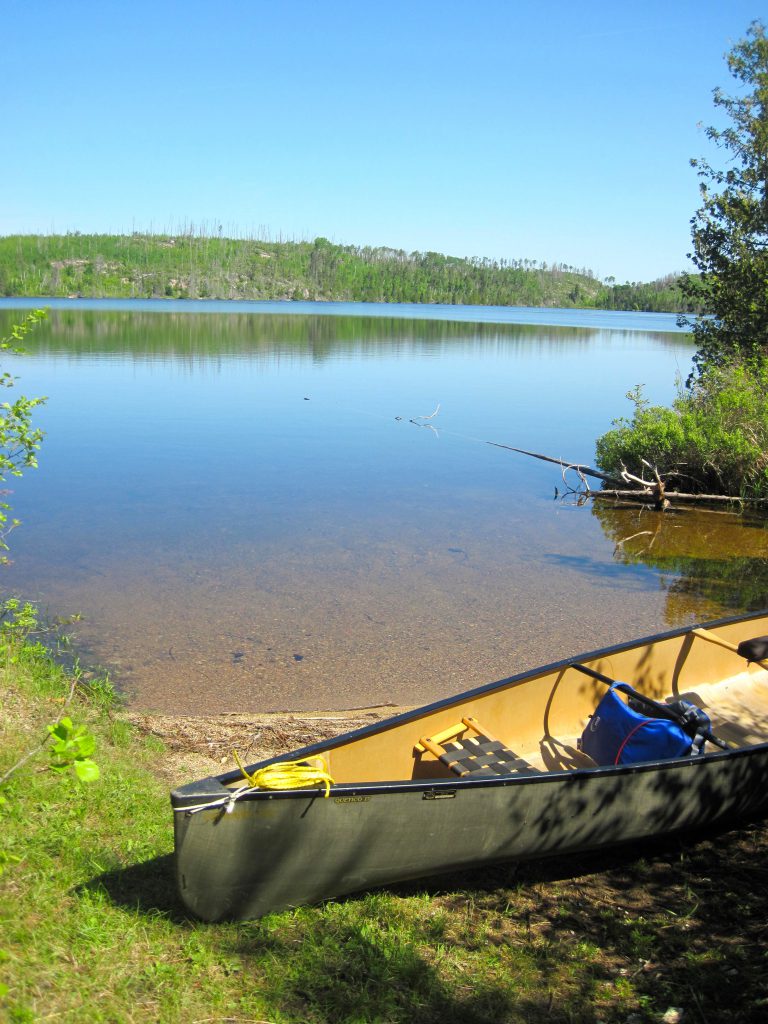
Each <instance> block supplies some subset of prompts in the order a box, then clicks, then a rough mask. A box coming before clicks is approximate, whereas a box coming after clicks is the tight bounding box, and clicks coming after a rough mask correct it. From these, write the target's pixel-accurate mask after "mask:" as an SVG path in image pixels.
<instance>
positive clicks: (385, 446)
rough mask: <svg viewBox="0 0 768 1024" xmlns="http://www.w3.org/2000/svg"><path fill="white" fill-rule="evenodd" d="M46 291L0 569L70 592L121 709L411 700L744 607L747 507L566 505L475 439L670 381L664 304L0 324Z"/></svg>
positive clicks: (535, 434) (60, 313)
mask: <svg viewBox="0 0 768 1024" xmlns="http://www.w3.org/2000/svg"><path fill="white" fill-rule="evenodd" d="M40 304H47V305H49V306H50V307H51V313H50V318H49V320H48V322H47V323H45V324H43V325H41V327H40V328H39V329H38V330H37V331H36V332H35V334H34V335H33V336H31V338H30V340H29V342H28V344H27V354H26V355H25V356H23V357H10V358H7V359H6V360H5V364H4V365H5V368H8V369H10V370H11V371H12V372H13V373H15V374H16V375H18V376H19V378H20V381H19V390H20V391H21V393H24V394H27V395H47V396H48V402H47V404H46V405H45V407H44V408H42V409H41V410H40V411H39V415H38V417H37V421H38V422H39V424H40V425H41V426H42V427H43V428H44V429H45V430H46V432H47V437H46V440H45V442H44V446H43V449H42V451H41V454H40V468H39V470H37V471H33V472H30V473H28V474H27V475H26V476H25V477H24V478H23V479H22V480H21V481H19V482H16V481H13V482H12V483H10V484H9V486H10V487H12V489H13V494H12V496H11V499H10V500H11V501H12V504H13V509H14V515H17V516H18V517H19V518H20V519H22V520H23V525H22V527H21V528H20V529H18V530H17V531H15V532H14V533H13V534H12V536H11V538H10V541H11V548H12V550H11V556H12V558H13V564H12V565H11V566H10V567H8V568H7V569H3V570H2V572H3V574H4V580H3V589H4V591H5V592H6V593H16V594H18V595H20V596H23V597H25V598H29V599H32V600H34V601H36V602H38V603H39V605H40V606H41V607H42V608H44V609H47V610H48V612H49V613H50V614H51V615H54V614H59V615H66V614H71V613H74V612H81V613H82V614H83V616H84V621H83V622H82V623H80V624H79V625H78V627H77V634H76V636H77V644H78V648H79V650H80V652H81V657H82V660H83V662H84V663H85V664H86V665H101V666H104V667H106V668H108V669H109V670H110V671H111V672H112V675H113V678H114V680H115V681H116V682H117V683H118V684H119V685H120V686H121V687H122V688H124V689H125V691H126V692H127V693H128V695H129V697H130V700H131V702H132V703H133V704H134V706H136V707H141V708H147V709H157V710H162V711H166V712H178V713H187V714H189V713H193V714H194V713H201V714H205V713H210V712H218V711H237V710H242V711H268V710H272V711H275V710H310V709H333V708H350V707H361V706H368V705H375V704H386V703H394V704H414V703H417V702H422V701H426V700H430V699H436V698H438V697H440V696H443V695H446V694H449V693H451V692H455V691H457V690H459V689H464V688H466V687H469V686H473V685H477V684H480V683H483V682H487V681H490V680H492V679H495V678H500V677H502V676H506V675H509V674H511V673H513V672H517V671H519V670H522V669H524V668H526V667H530V666H533V665H536V664H539V663H541V662H547V661H552V660H555V659H559V658H561V657H566V656H568V655H570V654H576V653H579V652H581V651H584V650H587V649H590V648H594V647H597V646H601V645H604V644H609V643H612V642H617V641H620V640H623V639H630V638H632V637H635V636H640V635H643V634H645V633H649V632H654V631H656V630H659V629H664V628H668V627H673V626H677V625H681V624H685V623H687V622H691V621H695V620H698V619H704V618H708V617H715V616H719V615H723V614H727V613H729V612H732V611H734V612H735V611H739V610H741V609H743V608H759V607H763V606H764V605H765V604H766V603H768V602H766V600H765V592H766V585H768V530H766V525H765V522H764V521H760V520H755V521H750V520H743V519H741V518H739V517H736V516H733V515H727V514H711V513H705V512H686V513H679V514H670V515H667V516H664V517H659V516H657V515H655V514H653V513H650V512H638V511H637V510H634V509H626V508H615V507H612V506H610V505H607V504H600V505H597V504H595V505H585V506H584V507H577V506H576V505H575V504H574V503H572V502H571V503H569V502H563V501H561V500H554V494H555V488H556V487H557V488H559V489H560V491H562V490H563V483H562V479H561V475H560V471H559V469H558V468H557V467H554V466H547V465H545V464H543V463H540V462H537V461H535V460H533V459H529V458H526V457H524V456H522V455H517V454H514V453H513V452H510V451H504V450H502V449H500V448H497V447H493V446H491V445H489V444H487V443H485V442H487V441H494V442H499V443H501V444H508V445H514V446H517V447H521V448H528V449H532V450H534V451H538V452H545V453H547V454H550V455H553V456H558V457H563V458H566V459H568V460H572V461H583V462H587V463H590V464H593V463H594V439H595V438H596V437H597V436H598V435H599V434H601V433H603V432H604V431H605V430H606V429H608V428H609V427H610V425H611V421H612V419H614V418H615V417H617V416H621V415H630V414H631V407H630V403H629V402H628V401H627V400H626V399H625V397H624V395H625V393H626V391H627V390H629V388H631V387H633V386H634V385H635V384H638V383H642V384H645V385H646V391H647V395H648V397H649V398H650V399H651V400H652V401H654V402H664V403H668V402H670V401H671V400H672V398H673V396H674V380H675V375H676V374H678V373H679V374H682V375H683V376H685V375H687V373H688V370H689V367H690V360H691V356H692V354H693V350H692V348H691V345H690V342H689V339H688V338H687V337H686V336H685V335H684V334H681V333H680V332H677V331H676V329H675V326H674V317H671V316H670V317H667V316H662V315H654V314H616V313H603V314H600V313H587V312H579V311H574V310H521V311H515V310H506V309H505V310H498V309H487V308H484V309H480V310H479V311H477V310H473V309H469V310H468V309H467V308H466V307H465V308H458V309H457V308H453V307H392V306H383V307H382V306H374V307H371V306H362V305H347V306H341V307H340V306H339V305H338V304H325V305H322V306H316V305H314V304H304V303H291V304H281V303H272V304H266V303H189V302H187V303H163V302H159V303H107V302H68V301H66V300H63V301H59V302H52V301H50V300H47V301H46V302H43V301H41V302H40V303H35V302H31V301H30V300H24V301H23V302H21V301H18V300H17V301H6V302H0V334H3V335H4V334H6V333H7V331H8V328H9V326H10V324H12V323H14V322H16V321H18V320H19V319H20V316H21V310H23V309H25V308H27V309H28V308H31V307H32V306H34V305H40ZM438 406H439V411H437V413H436V414H435V415H433V416H432V418H430V419H426V417H427V416H430V415H431V414H433V413H434V412H435V410H436V409H437V407H438ZM413 419H416V420H417V423H413V422H411V421H412V420H413ZM417 424H422V425H417ZM424 425H426V426H424ZM630 538H631V539H630Z"/></svg>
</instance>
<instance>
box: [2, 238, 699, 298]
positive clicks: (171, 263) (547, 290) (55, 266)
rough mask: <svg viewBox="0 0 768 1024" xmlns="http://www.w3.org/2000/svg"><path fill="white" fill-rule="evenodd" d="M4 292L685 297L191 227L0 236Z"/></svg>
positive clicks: (436, 256)
mask: <svg viewBox="0 0 768 1024" xmlns="http://www.w3.org/2000/svg"><path fill="white" fill-rule="evenodd" d="M0 295H15V296H72V295H76V296H84V297H88V298H101V297H109V298H188V299H261V300H263V299H272V300H275V299H280V300H284V299H298V300H302V299H303V300H326V301H327V300H336V301H343V302H349V301H354V302H406V303H414V302H415V303H446V304H451V305H455V304H461V305H486V306H487V305H493V306H558V307H580V308H592V307H597V308H602V309H629V310H654V311H666V312H678V311H681V310H687V309H688V305H687V304H686V301H685V300H684V298H683V296H682V293H681V291H680V289H679V287H678V278H677V277H676V276H674V275H670V276H668V277H665V278H662V279H660V280H658V281H653V282H650V283H647V284H644V283H632V284H630V283H626V284H623V285H619V284H616V283H615V282H613V281H606V282H605V283H602V282H600V281H598V280H597V279H596V278H595V277H594V275H593V274H592V271H591V270H589V269H587V268H577V267H572V266H567V265H564V264H559V263H555V264H549V265H548V264H545V263H537V262H536V261H535V260H491V259H475V258H466V259H465V258H461V257H456V256H445V255H442V254H441V253H436V252H411V253H406V252H404V251H402V250H397V249H388V248H371V247H369V246H352V245H335V244H333V243H332V242H329V241H328V240H327V239H325V238H316V239H315V240H314V241H313V242H271V241H262V240H258V239H242V238H239V239H235V238H223V237H221V236H220V235H208V234H204V233H196V232H193V231H187V232H183V233H181V234H177V235H148V234H140V233H134V234H132V235H82V234H80V233H79V232H75V233H72V234H66V235H13V236H6V237H0Z"/></svg>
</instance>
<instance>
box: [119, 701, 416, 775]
mask: <svg viewBox="0 0 768 1024" xmlns="http://www.w3.org/2000/svg"><path fill="white" fill-rule="evenodd" d="M406 710H407V708H405V707H396V706H394V705H383V706H379V707H372V708H356V709H354V710H352V711H312V712H307V711H302V712H297V713H296V714H282V713H281V714H247V713H239V712H233V713H231V714H222V715H215V716H205V717H191V716H176V715H159V714H154V713H148V712H142V711H135V710H131V709H128V710H127V711H126V712H125V717H126V718H127V719H128V720H129V721H130V722H131V723H132V724H133V725H134V726H135V727H136V728H137V729H138V730H139V731H140V732H142V733H144V734H145V735H146V736H155V737H157V738H158V739H159V740H162V742H163V744H164V747H165V749H164V751H163V753H162V754H159V755H158V758H157V761H156V766H155V773H156V774H157V775H159V776H160V777H161V778H162V779H163V780H164V781H165V782H167V783H168V784H169V786H176V785H180V784H181V783H183V782H191V781H193V780H194V779H197V778H201V777H204V776H206V775H218V774H220V773H221V772H224V771H228V770H229V769H230V768H235V767H236V764H235V760H234V757H233V751H237V754H238V756H239V757H240V759H241V761H242V762H243V763H244V764H249V763H252V762H254V761H261V760H263V759H264V758H267V757H273V756H274V755H276V754H280V753H288V752H289V751H291V750H296V749H297V748H298V747H304V746H307V745H308V744H310V743H317V742H319V741H321V740H326V739H330V738H331V737H333V736H337V735H338V734H339V733H342V732H349V731H351V730H352V729H360V728H362V727H363V726H366V725H371V724H372V723H374V722H378V721H380V720H381V719H382V718H389V717H390V716H392V715H396V714H398V713H399V712H401V711H406Z"/></svg>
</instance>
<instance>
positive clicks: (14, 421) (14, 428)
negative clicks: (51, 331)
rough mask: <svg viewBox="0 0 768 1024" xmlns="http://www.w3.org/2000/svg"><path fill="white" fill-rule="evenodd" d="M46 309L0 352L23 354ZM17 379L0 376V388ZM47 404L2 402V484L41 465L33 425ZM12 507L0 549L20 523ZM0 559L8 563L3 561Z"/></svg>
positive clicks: (2, 525) (3, 518)
mask: <svg viewBox="0 0 768 1024" xmlns="http://www.w3.org/2000/svg"><path fill="white" fill-rule="evenodd" d="M46 315H47V314H46V312H45V310H42V309H36V310H34V311H33V312H31V313H29V314H28V315H27V316H26V317H25V318H24V320H23V321H22V323H20V324H16V325H15V326H14V327H13V328H12V330H11V333H10V335H9V336H8V337H7V338H0V352H7V351H12V352H21V351H23V350H22V349H21V347H20V343H21V342H22V340H23V339H24V337H25V335H26V334H28V333H29V331H31V330H32V328H33V327H34V326H35V324H37V323H39V322H40V321H41V320H43V319H44V318H45V316H46ZM15 383H16V378H15V377H14V376H13V375H12V374H10V373H8V372H7V371H5V372H3V373H0V386H2V387H5V388H12V387H13V386H14V384H15ZM44 401H45V399H44V398H27V397H26V396H25V395H19V397H18V398H16V400H15V401H13V402H10V401H8V402H0V481H5V480H6V478H7V476H8V475H9V474H10V475H11V476H21V474H22V472H23V470H24V469H27V468H30V467H33V466H37V451H38V449H39V447H40V444H41V442H42V439H43V432H42V430H40V429H39V428H37V427H33V425H32V411H33V409H34V408H35V407H36V406H38V405H41V404H42V403H43V402H44ZM8 510H9V505H8V503H7V502H0V549H1V550H6V549H7V544H6V543H5V537H6V536H7V534H8V532H9V531H10V530H11V529H13V527H14V526H16V525H17V524H18V520H13V521H12V522H10V523H9V522H8ZM0 560H4V559H1V558H0Z"/></svg>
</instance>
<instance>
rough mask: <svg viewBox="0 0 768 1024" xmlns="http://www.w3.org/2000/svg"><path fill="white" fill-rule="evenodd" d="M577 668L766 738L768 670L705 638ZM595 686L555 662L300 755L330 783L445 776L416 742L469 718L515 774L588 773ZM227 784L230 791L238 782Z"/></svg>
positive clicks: (738, 637)
mask: <svg viewBox="0 0 768 1024" xmlns="http://www.w3.org/2000/svg"><path fill="white" fill-rule="evenodd" d="M708 631H709V632H710V633H711V634H712V635H713V636H716V637H717V638H719V639H722V640H725V641H726V642H729V643H732V644H736V645H737V644H738V643H739V642H740V641H742V640H744V639H747V638H751V637H756V636H760V635H765V634H768V614H764V615H760V616H756V617H750V618H749V619H747V620H744V619H739V620H733V621H730V622H726V623H717V624H715V625H713V626H710V627H708ZM576 660H578V659H576ZM581 663H582V664H585V665H588V666H589V667H591V668H594V669H596V670H598V671H599V672H601V673H603V674H604V675H606V676H610V677H611V678H612V679H619V680H622V681H624V682H628V683H630V684H631V685H632V686H634V687H635V688H636V689H637V690H639V691H641V692H642V693H644V694H646V695H647V696H649V697H653V698H655V699H658V700H661V699H664V698H667V697H671V696H674V697H682V698H684V699H687V700H690V701H691V702H692V703H695V704H697V705H698V706H700V707H702V708H704V709H705V710H706V712H707V713H708V714H709V716H710V718H711V721H712V730H713V732H714V733H715V735H717V736H719V737H720V738H722V739H724V740H726V741H728V742H729V743H730V744H731V745H733V746H735V747H742V748H743V747H750V746H754V745H757V744H761V743H765V742H766V741H768V671H766V669H765V668H763V667H761V666H760V665H757V664H752V665H748V664H747V663H746V662H745V660H744V659H743V658H742V657H740V656H739V655H738V654H736V653H735V652H733V651H731V650H728V649H726V648H725V647H723V646H720V645H719V644H717V643H715V642H711V641H708V640H706V639H703V638H701V637H699V636H694V635H693V634H692V633H691V632H685V633H676V634H668V635H666V636H662V637H660V638H654V639H653V640H649V641H646V642H640V643H636V644H629V645H626V646H623V647H618V648H613V649H611V650H610V651H607V652H602V653H600V654H598V655H595V656H591V657H589V658H583V659H581ZM605 689H606V688H605V686H604V685H603V684H601V683H599V682H597V681H595V680H592V679H590V678H588V677H587V676H585V675H583V674H582V673H580V672H578V671H577V670H576V669H574V668H572V667H570V665H568V664H558V665H555V666H550V667H548V668H545V669H542V670H539V671H536V672H533V673H530V674H524V675H523V676H521V677H512V678H511V679H509V680H506V681H504V682H502V683H498V684H494V685H492V686H489V687H484V688H482V689H481V690H478V691H472V692H471V693H469V694H464V695H461V696H459V697H456V698H455V699H453V700H448V701H444V702H441V703H439V704H436V705H431V706H429V707H426V708H424V709H418V710H416V711H415V712H411V713H408V714H406V715H403V716H399V717H398V718H395V719H391V720H388V721H385V722H383V723H380V724H379V725H377V726H373V727H369V728H367V729H365V730H363V731H361V733H359V734H349V736H348V737H340V738H337V739H336V740H333V741H330V742H329V743H326V744H323V745H321V746H320V745H319V746H317V747H313V748H308V749H311V750H313V751H319V752H322V754H323V756H324V757H325V759H326V762H327V764H328V768H329V772H330V775H331V776H332V778H333V779H334V782H335V783H337V784H340V785H345V784H347V785H349V784H359V783H377V782H387V781H405V780H429V779H445V778H453V779H455V778H456V776H455V775H452V773H451V772H450V770H449V769H448V768H447V767H446V766H445V765H444V764H443V763H442V762H440V761H439V760H437V759H436V757H435V756H434V755H433V754H432V753H430V752H429V751H428V750H423V749H419V747H418V744H419V741H420V739H421V738H423V737H432V736H435V735H436V734H440V733H441V732H443V731H444V730H447V729H449V728H450V727H452V726H454V725H456V724H457V723H459V722H460V721H461V720H462V718H464V717H471V718H474V719H476V720H477V721H478V722H479V723H481V725H482V726H483V727H484V729H485V730H487V731H488V732H489V733H491V734H492V735H493V736H494V737H495V738H497V739H499V740H500V741H502V742H503V743H504V744H505V745H506V746H507V747H509V748H510V749H511V750H512V751H513V752H514V753H515V754H516V755H518V757H519V758H520V769H519V770H520V772H521V773H522V774H526V773H527V772H531V773H532V772H562V771H573V770H576V769H579V768H581V769H583V768H588V767H592V766H593V764H592V762H591V761H590V759H589V758H587V757H586V755H584V754H582V753H581V752H580V751H579V750H578V747H577V740H578V737H579V736H580V735H581V732H582V730H583V729H584V727H585V725H586V724H587V721H588V719H589V716H590V715H591V714H592V713H593V712H594V709H595V707H596V706H597V704H598V703H599V701H600V698H601V697H602V696H603V694H604V693H605ZM705 749H706V750H707V751H709V752H714V751H715V749H716V748H714V747H712V746H711V745H707V747H706V748H705ZM291 756H292V755H291ZM251 767H252V768H253V767H257V766H251ZM227 782H228V783H229V784H231V785H237V784H239V783H242V779H240V778H238V779H227Z"/></svg>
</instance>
